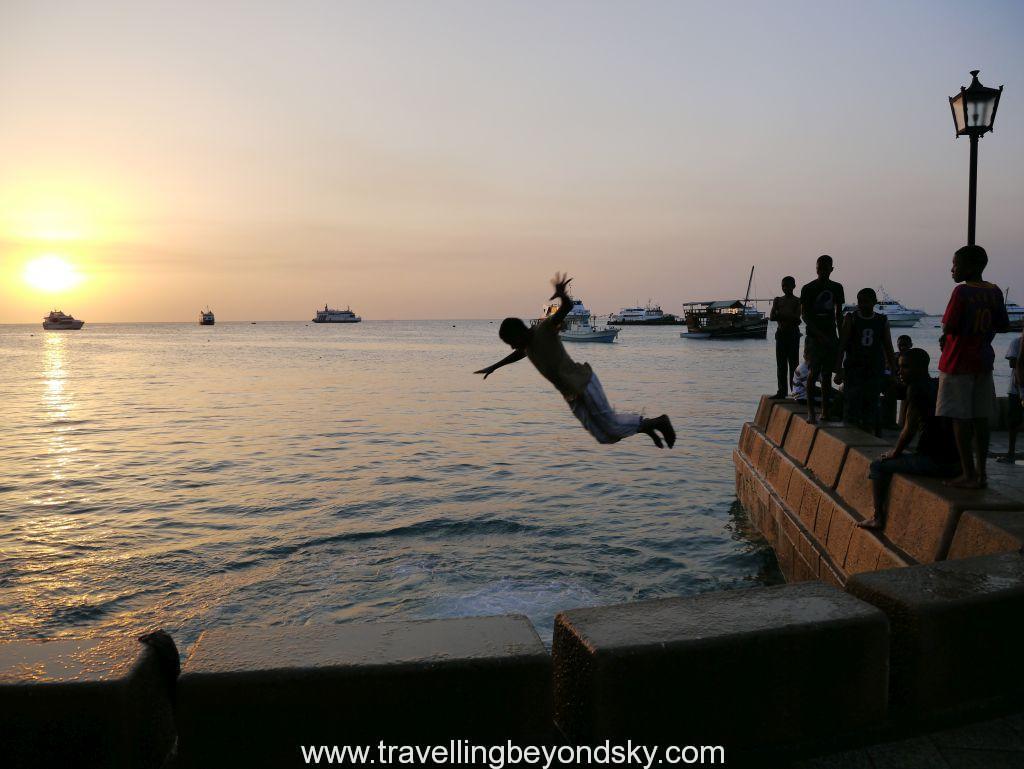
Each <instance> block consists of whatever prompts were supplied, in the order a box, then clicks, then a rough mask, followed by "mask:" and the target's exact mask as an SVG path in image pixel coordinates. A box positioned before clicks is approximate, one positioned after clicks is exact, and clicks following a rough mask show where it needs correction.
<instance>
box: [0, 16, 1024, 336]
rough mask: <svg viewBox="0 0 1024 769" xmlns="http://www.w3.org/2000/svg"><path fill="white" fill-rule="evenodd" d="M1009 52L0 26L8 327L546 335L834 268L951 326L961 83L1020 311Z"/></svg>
mask: <svg viewBox="0 0 1024 769" xmlns="http://www.w3.org/2000/svg"><path fill="white" fill-rule="evenodd" d="M1022 40H1024V3H1022V2H987V3H985V2H974V3H968V2H963V0H960V1H959V2H935V1H932V0H929V1H928V2H903V3H896V2H877V3H876V2H856V3H851V2H842V3H840V2H821V0H817V1H816V2H784V1H782V2H772V3H768V2H757V3H753V2H751V3H737V2H733V3H730V2H708V3H696V2H682V1H679V2H625V1H623V2H614V3H613V2H599V1H597V0H593V1H590V2H555V1H553V0H547V1H546V2H524V1H520V2H494V1H488V0H467V1H466V2H427V1H426V0H418V1H417V2H388V1H387V0H374V1H373V2H340V1H338V0H332V1H331V2H295V1H292V2H255V1H252V0H250V1H248V2H227V1H225V0H218V2H185V1H183V0H175V1H174V2H167V3H157V2H142V3H140V2H138V1H137V0H133V1H132V2H125V3H112V2H100V1H99V0H92V1H91V2H45V1H40V0H27V1H23V0H0V322H22V321H25V322H28V321H31V322H38V319H39V318H40V317H41V316H42V314H44V313H45V311H47V310H49V309H50V307H51V306H60V307H62V308H63V309H64V310H66V311H68V312H73V313H74V314H75V315H76V316H78V317H83V318H85V319H86V320H87V321H94V322H95V321H114V320H194V319H195V317H196V315H197V313H198V311H199V309H200V308H201V306H202V305H205V304H207V303H209V304H210V305H211V307H212V308H213V309H214V310H215V311H216V313H217V317H218V320H232V319H238V320H241V319H245V320H248V319H308V318H310V317H311V316H312V311H313V309H314V308H315V307H317V306H323V304H324V303H325V302H328V303H330V304H331V305H332V306H333V305H341V306H345V305H346V304H349V303H350V304H351V305H352V307H353V309H355V310H356V311H357V312H360V313H361V314H363V315H364V316H365V317H367V318H440V317H457V318H471V317H488V318H493V317H501V316H504V315H507V314H522V315H535V314H536V313H537V312H538V311H539V306H540V304H541V302H542V301H543V300H544V299H545V298H546V297H547V294H548V286H547V279H548V277H549V276H550V274H551V273H553V272H554V271H555V270H556V269H566V270H569V272H570V273H571V274H573V275H575V276H576V283H575V284H574V285H575V287H576V289H577V292H578V293H579V295H581V296H582V297H583V299H584V300H585V301H586V302H587V304H588V305H590V306H591V308H592V309H593V310H595V311H597V312H602V313H604V312H609V311H611V310H615V309H617V308H619V307H620V306H622V305H625V304H629V303H632V302H633V301H635V300H638V299H639V300H640V301H646V300H647V299H648V298H650V299H653V300H655V301H658V302H660V303H661V304H662V307H663V308H664V309H665V310H666V311H673V310H675V311H678V309H679V303H680V302H683V301H686V300H700V299H714V298H731V297H734V296H736V295H742V293H743V290H744V288H745V285H746V278H747V271H748V270H749V268H750V265H752V264H756V265H757V277H756V283H757V286H758V289H759V292H758V293H759V294H760V295H761V296H771V295H773V294H774V293H776V292H777V284H778V280H779V278H780V277H781V276H783V275H785V274H793V275H795V276H796V278H797V280H798V282H800V283H802V282H804V281H805V280H808V279H810V278H811V277H813V262H814V259H815V257H816V256H817V255H818V254H820V253H830V254H832V255H833V257H834V258H835V260H836V264H837V271H836V273H835V278H836V279H838V280H840V281H841V282H843V283H844V284H846V286H847V288H848V293H850V294H852V293H853V291H855V290H856V289H857V288H860V287H862V286H865V285H871V286H877V285H878V284H880V283H884V284H885V286H886V288H888V289H889V290H890V291H891V292H892V293H893V294H895V295H896V296H897V297H898V298H900V299H902V300H903V301H904V302H905V303H908V304H911V305H915V306H924V307H925V308H926V309H928V310H930V311H933V312H938V311H941V309H942V307H943V306H944V304H945V301H946V298H947V296H948V292H949V290H950V288H951V286H952V284H951V283H950V281H949V270H948V265H949V260H950V257H951V254H952V252H953V251H954V250H955V249H956V248H957V247H958V246H960V245H962V244H963V242H964V241H965V237H966V216H967V171H968V142H967V140H966V139H958V140H957V139H954V135H953V121H952V118H951V116H950V110H949V105H948V101H947V97H948V96H950V95H952V94H953V93H954V92H955V91H956V90H958V89H959V87H960V85H961V84H967V83H968V82H969V75H968V70H971V69H981V71H982V72H981V80H982V82H984V83H985V84H986V85H993V86H998V85H1000V84H1005V85H1006V91H1005V94H1004V99H1003V102H1002V103H1001V104H1000V107H999V114H998V117H997V119H996V130H995V132H994V133H993V134H991V135H989V136H986V137H985V138H983V139H982V141H981V148H980V171H979V201H978V209H979V212H978V242H979V243H980V244H982V245H984V246H985V247H986V248H987V249H988V250H989V255H990V258H991V264H990V268H989V272H988V273H987V277H988V278H989V279H990V280H993V281H995V282H997V283H999V284H1000V285H1002V286H1006V285H1009V286H1010V287H1011V289H1012V292H1011V298H1012V297H1014V296H1015V297H1016V299H1017V300H1018V301H1021V302H1022V303H1024V43H1022ZM46 255H52V256H56V257H59V258H60V259H62V260H64V262H65V263H67V264H70V265H72V267H73V268H74V270H75V271H76V273H77V276H78V277H79V278H80V279H81V280H80V282H79V283H78V284H77V285H76V286H74V287H72V288H68V289H63V290H60V291H48V290H46V285H45V284H46V281H45V279H44V280H43V281H42V283H43V288H39V287H33V286H30V285H29V284H28V283H26V280H25V269H26V265H27V264H30V263H31V262H33V261H34V260H36V259H39V258H41V257H44V256H46ZM850 289H852V291H851V290H850Z"/></svg>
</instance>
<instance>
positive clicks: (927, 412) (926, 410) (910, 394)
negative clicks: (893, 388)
mask: <svg viewBox="0 0 1024 769" xmlns="http://www.w3.org/2000/svg"><path fill="white" fill-rule="evenodd" d="M938 394H939V383H938V381H937V380H935V379H932V378H931V377H928V378H927V379H925V380H923V381H921V382H913V383H911V384H909V385H908V386H907V401H908V402H909V403H913V404H914V408H915V409H916V410H917V413H918V415H919V417H920V419H921V435H920V437H918V439H917V453H918V454H922V455H924V456H926V457H931V459H932V460H933V461H935V462H937V463H939V464H940V465H952V464H956V463H957V462H959V461H960V453H959V451H957V448H956V437H955V436H954V434H953V422H952V420H950V418H949V417H940V416H936V415H935V399H936V398H937V397H938Z"/></svg>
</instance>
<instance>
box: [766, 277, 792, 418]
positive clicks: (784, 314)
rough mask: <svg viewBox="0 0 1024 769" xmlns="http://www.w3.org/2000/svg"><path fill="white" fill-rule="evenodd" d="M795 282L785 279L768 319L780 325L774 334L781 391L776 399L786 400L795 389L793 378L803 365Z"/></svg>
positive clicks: (777, 392)
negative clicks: (800, 364)
mask: <svg viewBox="0 0 1024 769" xmlns="http://www.w3.org/2000/svg"><path fill="white" fill-rule="evenodd" d="M795 288H796V280H795V279H794V278H793V277H792V276H790V275H787V276H786V277H784V278H783V279H782V296H777V297H775V300H774V301H773V302H772V313H771V316H770V317H769V319H770V320H774V321H775V322H776V323H778V324H779V325H778V328H777V329H776V330H775V370H776V373H777V375H778V380H779V389H777V390H776V391H775V395H773V396H772V397H773V398H785V397H786V396H787V395H789V391H790V390H791V389H792V388H793V374H794V373H795V372H796V368H797V365H799V361H800V300H799V299H797V298H796V296H794V294H793V289H795Z"/></svg>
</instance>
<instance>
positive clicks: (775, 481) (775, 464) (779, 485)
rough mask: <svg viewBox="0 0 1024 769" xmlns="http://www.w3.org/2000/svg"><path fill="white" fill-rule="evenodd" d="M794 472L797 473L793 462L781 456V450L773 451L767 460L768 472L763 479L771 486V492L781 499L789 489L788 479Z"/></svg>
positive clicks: (783, 455)
mask: <svg viewBox="0 0 1024 769" xmlns="http://www.w3.org/2000/svg"><path fill="white" fill-rule="evenodd" d="M794 470H796V471H797V472H799V470H797V466H796V464H795V463H794V462H793V460H792V459H790V458H789V457H787V456H786V455H785V454H783V453H782V450H781V449H775V451H773V452H772V454H771V456H770V457H769V458H768V470H767V472H766V473H765V478H766V479H767V480H768V485H769V486H771V488H772V491H774V492H775V493H776V494H778V495H779V496H780V497H782V498H785V496H786V490H787V489H788V488H789V479H790V478H791V477H792V475H793V472H794Z"/></svg>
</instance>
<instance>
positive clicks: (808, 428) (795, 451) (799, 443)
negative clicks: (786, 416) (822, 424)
mask: <svg viewBox="0 0 1024 769" xmlns="http://www.w3.org/2000/svg"><path fill="white" fill-rule="evenodd" d="M817 434H818V426H817V425H812V424H810V423H809V422H808V421H807V415H806V413H805V412H801V413H798V414H796V415H794V416H793V419H792V421H791V422H790V424H789V430H788V431H787V433H786V442H785V443H784V444H783V446H782V448H783V450H784V451H785V452H786V453H787V454H789V456H790V457H792V458H793V461H794V462H796V463H797V464H798V465H801V466H803V465H806V464H807V458H808V457H809V456H810V455H811V447H812V446H813V445H814V440H815V436H816V435H817Z"/></svg>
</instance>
